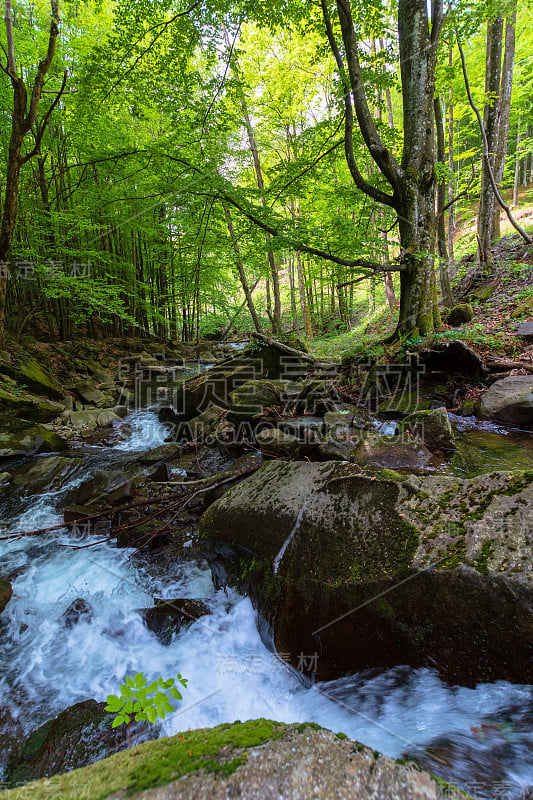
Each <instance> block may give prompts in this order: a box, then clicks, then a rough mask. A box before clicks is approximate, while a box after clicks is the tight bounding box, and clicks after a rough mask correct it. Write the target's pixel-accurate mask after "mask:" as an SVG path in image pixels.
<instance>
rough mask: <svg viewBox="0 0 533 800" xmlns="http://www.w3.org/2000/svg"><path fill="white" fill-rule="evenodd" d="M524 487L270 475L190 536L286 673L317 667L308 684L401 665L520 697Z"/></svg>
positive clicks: (527, 506) (384, 476) (340, 466)
mask: <svg viewBox="0 0 533 800" xmlns="http://www.w3.org/2000/svg"><path fill="white" fill-rule="evenodd" d="M532 483H533V472H516V473H492V474H489V475H482V476H479V477H476V478H473V479H469V480H459V479H455V478H450V477H445V476H426V477H420V478H415V477H413V476H410V477H408V478H404V477H402V476H400V475H398V473H394V472H388V471H383V472H382V473H379V472H377V473H376V474H368V473H366V474H364V473H362V472H361V470H359V469H358V468H357V467H355V466H353V465H351V464H346V463H342V462H325V463H322V464H317V463H306V462H299V463H285V462H281V461H274V462H269V463H267V464H266V465H265V466H263V467H262V468H261V469H260V470H259V471H258V472H257V473H255V475H253V476H251V477H249V478H247V479H246V480H245V481H243V482H242V483H241V484H240V485H239V486H237V487H235V488H233V489H231V490H230V491H229V492H227V493H226V494H225V495H224V496H223V497H222V498H221V499H219V500H218V501H217V502H216V503H214V504H213V505H212V506H211V507H210V508H209V509H208V510H207V511H206V513H205V514H204V515H203V517H202V519H201V522H200V533H201V537H202V542H203V546H204V547H205V550H206V554H207V557H208V558H209V560H210V562H211V568H212V571H213V574H214V576H215V578H216V580H217V581H218V582H219V583H220V584H223V583H225V582H227V581H233V582H236V583H237V584H239V585H240V587H241V588H242V589H243V590H245V591H248V592H249V593H250V595H251V597H252V600H253V602H254V603H255V605H256V606H257V607H258V608H259V609H260V611H261V614H262V616H263V617H264V618H266V620H267V621H268V622H269V623H270V624H271V625H272V626H273V632H274V641H275V644H276V647H277V649H278V651H279V652H282V653H287V654H290V658H291V660H292V662H293V664H294V665H295V666H296V664H297V662H298V659H299V657H300V655H301V654H302V653H304V654H308V655H310V654H313V653H318V663H317V665H316V667H317V668H316V672H317V677H318V678H319V679H330V678H335V677H338V676H339V675H343V674H346V673H351V672H355V671H359V670H362V669H367V668H372V667H389V666H393V665H395V664H411V665H412V666H422V665H427V666H430V667H437V668H438V669H439V670H440V672H441V674H442V675H443V676H444V677H446V678H447V679H449V680H451V681H453V682H458V683H465V684H469V685H472V684H475V683H476V682H477V681H480V680H485V681H491V680H497V679H500V678H501V679H506V680H511V681H518V682H520V683H524V682H529V681H531V679H532V678H533V659H532V658H531V656H532V647H531V641H532V636H533V614H532V612H533V557H532V549H531V540H532V533H531V528H532V525H531V516H532V513H533V485H532ZM510 642H512V658H510V657H509V655H508V654H509V646H510V644H509V643H510Z"/></svg>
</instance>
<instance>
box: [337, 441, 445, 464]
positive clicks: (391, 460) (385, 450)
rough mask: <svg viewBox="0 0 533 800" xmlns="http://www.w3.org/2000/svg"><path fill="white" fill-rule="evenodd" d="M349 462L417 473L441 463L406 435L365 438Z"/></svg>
mask: <svg viewBox="0 0 533 800" xmlns="http://www.w3.org/2000/svg"><path fill="white" fill-rule="evenodd" d="M339 444H340V443H339ZM349 460H350V461H352V462H353V463H355V464H367V465H368V466H371V467H380V468H382V469H400V470H405V471H408V472H416V473H418V472H424V471H427V470H434V469H435V468H436V467H438V466H439V465H440V463H441V462H440V460H439V459H438V458H437V456H435V455H434V454H433V453H432V452H431V451H430V450H428V448H427V447H426V445H425V444H424V443H423V442H420V441H418V440H417V439H415V438H412V437H409V438H407V437H406V435H405V434H403V435H400V436H392V437H389V436H372V435H369V436H365V437H363V438H362V439H359V441H358V442H357V444H356V445H355V447H354V448H353V450H351V451H350V453H349Z"/></svg>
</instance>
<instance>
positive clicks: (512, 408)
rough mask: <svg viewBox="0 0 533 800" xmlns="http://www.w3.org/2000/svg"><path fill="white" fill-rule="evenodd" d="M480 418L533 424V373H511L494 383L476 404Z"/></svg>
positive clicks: (513, 423) (509, 422)
mask: <svg viewBox="0 0 533 800" xmlns="http://www.w3.org/2000/svg"><path fill="white" fill-rule="evenodd" d="M475 411H476V414H477V416H478V417H480V419H494V420H498V421H499V422H506V423H508V424H509V425H527V426H533V375H510V376H509V377H508V378H503V380H501V381H496V383H493V384H492V386H491V387H490V389H487V391H486V392H485V393H484V394H483V395H482V396H481V397H480V399H479V400H478V401H477V403H476V405H475Z"/></svg>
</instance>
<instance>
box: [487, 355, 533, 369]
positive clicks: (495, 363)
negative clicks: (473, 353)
mask: <svg viewBox="0 0 533 800" xmlns="http://www.w3.org/2000/svg"><path fill="white" fill-rule="evenodd" d="M485 364H486V367H487V369H489V370H490V371H491V372H499V371H503V372H507V371H509V370H511V369H525V370H527V371H528V372H533V364H532V363H531V362H530V361H511V360H510V359H507V358H494V357H493V356H488V357H487V358H486V359H485Z"/></svg>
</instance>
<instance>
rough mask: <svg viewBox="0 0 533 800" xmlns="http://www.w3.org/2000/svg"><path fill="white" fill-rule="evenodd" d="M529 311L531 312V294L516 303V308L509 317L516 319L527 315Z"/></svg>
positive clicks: (532, 306) (532, 298) (532, 296)
mask: <svg viewBox="0 0 533 800" xmlns="http://www.w3.org/2000/svg"><path fill="white" fill-rule="evenodd" d="M530 311H533V293H531V295H530V296H529V297H526V299H525V300H522V301H521V302H520V303H518V305H517V307H516V308H515V310H514V311H513V313H512V314H511V317H513V319H516V318H517V317H521V316H522V315H523V314H528V313H529V312H530Z"/></svg>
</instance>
